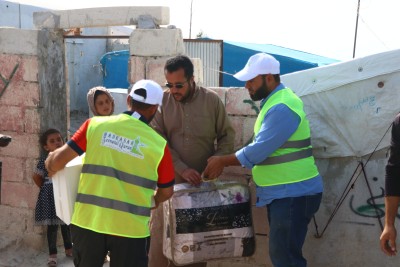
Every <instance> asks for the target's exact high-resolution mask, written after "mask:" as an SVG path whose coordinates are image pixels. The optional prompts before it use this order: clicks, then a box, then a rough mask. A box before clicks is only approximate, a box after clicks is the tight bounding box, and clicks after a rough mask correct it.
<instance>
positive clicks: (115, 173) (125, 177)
mask: <svg viewBox="0 0 400 267" xmlns="http://www.w3.org/2000/svg"><path fill="white" fill-rule="evenodd" d="M82 173H90V174H99V175H105V176H110V177H114V178H116V179H118V180H121V181H124V182H126V183H129V184H134V185H138V186H141V187H145V188H148V189H154V188H155V187H156V186H157V182H156V181H151V180H148V179H146V178H143V177H139V176H136V175H132V174H129V173H126V172H122V171H119V170H116V169H114V168H112V167H107V166H100V165H94V164H85V165H83V166H82Z"/></svg>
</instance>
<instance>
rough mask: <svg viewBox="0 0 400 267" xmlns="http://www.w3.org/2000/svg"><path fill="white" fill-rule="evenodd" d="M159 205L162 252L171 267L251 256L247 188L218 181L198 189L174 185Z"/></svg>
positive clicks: (251, 227) (251, 231)
mask: <svg viewBox="0 0 400 267" xmlns="http://www.w3.org/2000/svg"><path fill="white" fill-rule="evenodd" d="M163 205H164V240H165V241H166V242H164V243H163V244H164V245H163V252H164V255H165V256H166V257H167V258H168V259H170V260H171V261H173V262H174V264H175V265H186V264H190V263H196V262H204V261H209V260H214V259H223V258H233V257H248V256H251V255H252V254H253V253H254V250H255V241H254V233H253V225H252V219H251V203H250V193H249V188H248V186H247V185H244V184H240V183H237V182H218V181H217V182H205V183H202V185H201V186H200V187H194V186H191V185H189V184H187V183H184V184H178V185H175V187H174V195H173V196H172V198H171V199H169V200H168V201H166V202H164V204H163Z"/></svg>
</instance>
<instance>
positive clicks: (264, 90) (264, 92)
mask: <svg viewBox="0 0 400 267" xmlns="http://www.w3.org/2000/svg"><path fill="white" fill-rule="evenodd" d="M262 80H263V83H262V84H261V86H260V87H258V88H257V90H256V91H255V92H254V94H253V95H250V98H251V100H253V101H258V100H261V99H264V98H266V97H267V96H268V95H269V90H268V86H267V82H266V81H265V77H264V76H263V77H262Z"/></svg>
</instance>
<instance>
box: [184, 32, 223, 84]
mask: <svg viewBox="0 0 400 267" xmlns="http://www.w3.org/2000/svg"><path fill="white" fill-rule="evenodd" d="M183 42H184V45H185V51H186V55H187V56H188V57H190V58H200V59H201V61H202V64H203V75H204V77H203V86H205V87H220V86H222V74H221V72H222V70H223V66H222V62H223V61H222V55H223V51H222V49H223V41H222V40H199V39H184V40H183Z"/></svg>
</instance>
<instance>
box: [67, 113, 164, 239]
mask: <svg viewBox="0 0 400 267" xmlns="http://www.w3.org/2000/svg"><path fill="white" fill-rule="evenodd" d="M86 139H87V144H86V145H87V149H86V154H85V157H84V160H83V167H82V169H83V172H82V173H81V177H80V181H79V186H78V196H79V199H78V201H76V202H75V207H74V214H73V216H72V220H71V223H73V224H75V225H77V226H79V227H82V228H85V229H89V230H92V231H94V232H97V233H104V234H110V235H115V236H124V237H129V238H142V237H147V236H149V235H150V231H149V221H150V208H151V205H152V198H153V195H154V190H155V188H156V186H157V180H158V172H157V170H158V166H159V164H160V162H161V160H162V158H163V154H164V149H165V147H166V144H167V143H166V141H165V139H164V138H162V137H161V136H160V135H159V134H158V133H156V132H155V131H154V130H153V129H152V128H151V127H150V126H148V125H147V124H145V123H143V122H142V121H140V120H138V119H136V118H133V117H131V116H129V115H127V114H120V115H117V116H109V117H93V118H92V119H91V120H90V123H89V126H88V129H87V131H86Z"/></svg>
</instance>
